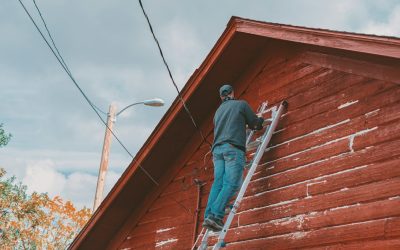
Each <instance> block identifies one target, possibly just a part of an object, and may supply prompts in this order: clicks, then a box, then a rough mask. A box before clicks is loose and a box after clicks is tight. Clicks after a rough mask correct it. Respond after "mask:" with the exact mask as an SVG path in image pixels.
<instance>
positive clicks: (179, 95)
mask: <svg viewBox="0 0 400 250" xmlns="http://www.w3.org/2000/svg"><path fill="white" fill-rule="evenodd" d="M139 4H140V7H141V9H142V11H143V15H144V16H145V18H146V20H147V23H148V25H149V28H150V32H151V34H152V35H153V39H154V41H155V42H156V44H157V47H158V51H159V52H160V55H161V58H162V61H163V63H164V65H165V67H166V69H167V71H168V75H169V78H170V79H171V81H172V84H173V85H174V87H175V89H176V91H177V92H178V98H179V99H180V101H181V102H182V105H183V107H184V109H185V111H186V113H187V114H188V115H189V117H190V119H191V120H192V123H193V125H194V127H195V128H196V129H197V130H198V131H199V133H200V136H201V138H202V139H203V142H206V143H207V144H208V145H210V147H212V145H211V143H210V142H209V141H208V140H207V139H206V138H205V137H204V134H203V132H202V131H201V129H200V127H199V126H198V125H197V124H196V121H195V120H194V117H193V115H192V113H191V112H190V110H189V108H188V107H187V106H186V103H185V101H184V100H183V97H182V94H181V92H180V91H179V88H178V86H177V84H176V83H175V80H174V77H173V76H172V73H171V70H170V68H169V66H168V63H167V61H166V59H165V57H164V53H163V51H162V49H161V46H160V43H159V41H158V39H157V37H156V35H155V33H154V30H153V26H152V25H151V23H150V19H149V17H148V15H147V13H146V11H145V10H144V7H143V3H142V0H139Z"/></svg>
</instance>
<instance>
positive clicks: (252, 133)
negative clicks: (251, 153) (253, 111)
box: [246, 101, 268, 148]
mask: <svg viewBox="0 0 400 250" xmlns="http://www.w3.org/2000/svg"><path fill="white" fill-rule="evenodd" d="M267 105H268V102H267V101H266V102H263V103H262V104H261V107H260V108H259V110H258V113H257V115H258V116H262V114H263V113H264V111H265V109H266V108H267ZM253 135H254V130H251V131H250V134H249V135H248V136H247V138H246V148H247V145H249V143H250V141H251V138H252V137H253Z"/></svg>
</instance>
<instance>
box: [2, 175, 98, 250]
mask: <svg viewBox="0 0 400 250" xmlns="http://www.w3.org/2000/svg"><path fill="white" fill-rule="evenodd" d="M5 173H6V172H5V170H4V169H2V168H0V249H66V248H67V247H68V246H69V244H70V243H71V242H72V240H73V239H74V237H75V236H76V234H77V233H78V232H79V231H80V229H81V228H82V227H83V226H84V225H85V223H86V222H87V220H88V219H89V218H90V216H91V211H90V209H88V208H83V209H80V210H78V209H76V208H75V207H74V206H73V204H72V203H71V202H70V201H66V202H64V201H63V200H62V199H61V198H60V197H58V196H56V197H54V198H53V199H50V198H49V197H48V195H47V194H38V193H36V192H34V193H32V194H31V195H28V194H27V188H26V186H24V185H22V184H21V183H16V178H15V177H14V176H13V177H11V178H8V179H4V175H5Z"/></svg>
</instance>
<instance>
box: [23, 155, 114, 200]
mask: <svg viewBox="0 0 400 250" xmlns="http://www.w3.org/2000/svg"><path fill="white" fill-rule="evenodd" d="M120 176H121V173H118V172H115V171H108V172H107V175H106V181H105V188H104V194H103V197H105V196H106V195H107V194H108V192H109V191H110V190H111V188H112V187H113V186H114V185H115V183H116V182H117V180H118V178H119V177H120ZM22 183H23V184H24V185H27V187H28V193H32V192H33V191H35V192H38V193H47V194H48V195H49V196H50V197H54V196H60V197H61V198H62V199H63V200H64V201H66V200H70V201H72V202H73V204H74V205H75V206H76V207H77V208H83V207H84V206H86V207H88V208H92V206H93V200H94V195H95V191H96V184H97V175H93V174H87V173H82V172H79V171H76V172H74V173H72V174H70V175H65V174H63V173H61V172H59V171H57V168H56V165H55V163H54V162H53V161H51V160H41V161H36V162H30V163H29V164H28V165H27V166H26V169H25V173H24V174H23V177H22Z"/></svg>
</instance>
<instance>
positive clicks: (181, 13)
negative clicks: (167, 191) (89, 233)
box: [0, 0, 400, 208]
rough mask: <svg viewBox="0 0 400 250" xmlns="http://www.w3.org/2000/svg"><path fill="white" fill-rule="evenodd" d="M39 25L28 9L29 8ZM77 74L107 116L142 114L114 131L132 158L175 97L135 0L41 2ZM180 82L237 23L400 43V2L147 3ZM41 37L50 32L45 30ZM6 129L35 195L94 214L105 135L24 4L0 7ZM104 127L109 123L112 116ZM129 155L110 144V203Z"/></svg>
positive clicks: (8, 159) (13, 162)
mask: <svg viewBox="0 0 400 250" xmlns="http://www.w3.org/2000/svg"><path fill="white" fill-rule="evenodd" d="M23 2H24V3H25V4H26V5H27V8H28V10H29V11H30V12H31V13H32V15H33V17H34V18H35V20H37V22H38V23H39V24H40V19H39V16H38V14H37V12H36V11H35V8H34V5H33V4H32V1H31V0H23ZM36 3H37V4H38V6H39V8H40V9H41V11H42V14H43V16H44V18H45V19H46V21H47V25H48V28H49V29H50V31H51V32H52V36H53V38H54V40H55V42H56V44H57V46H58V48H59V50H60V52H61V54H62V55H63V57H64V59H65V61H66V63H67V64H68V66H69V68H70V70H71V72H72V74H73V75H74V77H75V79H76V80H77V82H78V83H79V84H80V86H81V88H82V89H83V91H84V92H85V93H86V95H87V96H88V97H89V98H90V99H91V101H92V102H93V103H94V104H95V105H96V106H98V107H99V108H100V109H101V110H103V111H104V112H106V111H107V110H108V106H109V105H110V104H111V103H112V102H114V103H116V104H117V109H118V110H121V109H122V108H123V107H125V106H127V105H129V104H132V103H134V102H138V101H143V100H146V99H151V98H155V97H157V98H162V99H163V100H164V101H165V106H163V107H158V108H155V107H148V106H143V105H136V106H133V107H132V108H129V109H127V110H126V111H125V112H123V113H121V115H120V116H118V118H117V120H116V122H115V124H114V131H115V133H116V134H117V135H118V137H119V138H120V139H121V141H122V142H123V143H124V145H125V146H126V147H127V148H128V150H129V151H130V153H131V154H132V155H135V154H136V152H137V151H138V150H139V149H140V148H141V146H142V145H143V143H144V142H145V141H146V139H147V137H148V136H149V135H150V134H151V132H152V131H153V129H154V128H155V126H156V125H157V124H158V122H159V121H160V119H161V118H162V116H163V114H164V113H165V112H166V111H167V110H168V108H169V106H170V105H171V103H172V102H173V101H174V99H175V98H176V95H177V93H176V90H175V89H174V87H173V85H172V83H171V81H170V79H169V78H168V73H167V71H166V69H165V67H164V66H163V64H162V60H161V58H160V55H159V52H158V50H157V47H156V44H155V43H154V41H153V40H152V36H151V33H150V31H149V28H148V26H147V23H146V20H145V18H144V16H143V13H142V12H141V9H140V7H139V4H138V1H135V0H130V1H127V0H114V1H104V0H84V1H82V0H36ZM143 4H144V7H145V9H146V11H147V13H148V15H149V17H150V19H151V22H152V24H153V27H154V31H155V33H156V35H157V37H158V39H159V41H160V43H161V46H162V48H163V51H164V54H165V57H166V59H167V61H168V63H169V65H170V68H171V70H172V74H173V76H174V78H175V80H176V82H177V84H178V86H179V88H182V87H183V86H184V85H185V83H186V81H187V80H188V79H189V77H190V75H191V74H192V73H193V72H194V70H195V69H196V68H197V67H199V66H200V64H201V63H202V62H203V60H204V59H205V57H206V56H207V54H208V53H209V51H210V50H211V49H212V47H213V46H214V44H215V42H216V41H217V39H218V38H219V37H220V35H221V34H222V32H223V31H224V29H225V27H226V24H227V23H228V21H229V19H230V18H231V16H240V17H244V18H250V19H255V20H260V21H267V22H275V23H283V24H291V25H298V26H306V27H314V28H326V29H333V30H339V31H349V32H357V33H367V34H376V35H389V36H397V37H400V1H399V0H352V1H348V0H335V1H320V0H291V1H289V0H275V1H272V0H269V1H268V0H264V1H257V0H253V1H238V0H219V1H211V0H203V1H183V0H181V1H177V0H169V1H155V0H143ZM40 27H41V28H43V26H40ZM0 37H1V39H0V98H1V105H0V123H3V124H4V129H5V130H6V131H7V132H10V133H12V135H13V137H12V139H11V141H10V143H9V144H8V145H7V146H6V147H3V148H0V167H3V168H5V169H6V171H7V172H8V176H12V175H15V176H16V177H17V178H18V179H19V180H20V181H21V182H22V183H23V184H25V185H27V186H28V190H29V192H33V191H37V192H47V193H48V194H49V195H50V196H55V195H59V196H61V197H62V198H63V199H66V200H71V201H73V202H74V204H75V205H76V206H77V207H78V208H82V207H84V206H87V207H89V208H91V207H92V204H93V200H94V195H95V189H96V182H97V174H98V171H99V170H98V169H99V164H100V157H101V150H102V145H103V138H104V132H105V127H104V125H103V124H102V123H101V121H100V120H99V118H98V117H97V115H96V114H95V113H94V111H93V110H92V109H91V107H90V106H89V105H88V103H87V102H86V101H85V100H84V98H83V97H82V95H81V94H80V93H79V92H78V90H77V89H76V87H75V86H74V85H73V83H72V82H71V80H70V79H69V78H68V76H67V74H66V73H65V72H64V71H63V70H62V68H61V66H60V65H59V64H58V62H57V61H56V59H55V57H54V56H53V55H52V54H51V51H50V50H49V48H48V47H47V46H46V44H45V43H44V41H43V40H42V38H41V37H40V35H39V33H38V32H37V31H36V30H35V28H34V26H33V24H32V23H31V22H30V20H29V18H28V16H27V15H26V14H25V12H24V11H23V9H22V7H21V5H20V3H19V2H18V0H7V1H2V4H1V5H0ZM103 118H104V119H106V117H105V115H103ZM131 160H132V158H131V157H130V156H129V154H128V153H127V152H125V151H124V150H123V148H122V147H121V146H120V145H118V143H117V142H116V140H115V139H114V140H112V144H111V153H110V161H109V164H110V165H109V171H108V174H107V177H106V187H105V194H106V193H107V192H108V191H109V190H110V189H111V187H112V186H113V185H114V184H115V182H116V181H117V180H118V178H119V177H120V176H121V174H122V173H123V171H124V170H125V169H126V167H127V166H128V165H129V164H130V162H131Z"/></svg>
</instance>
